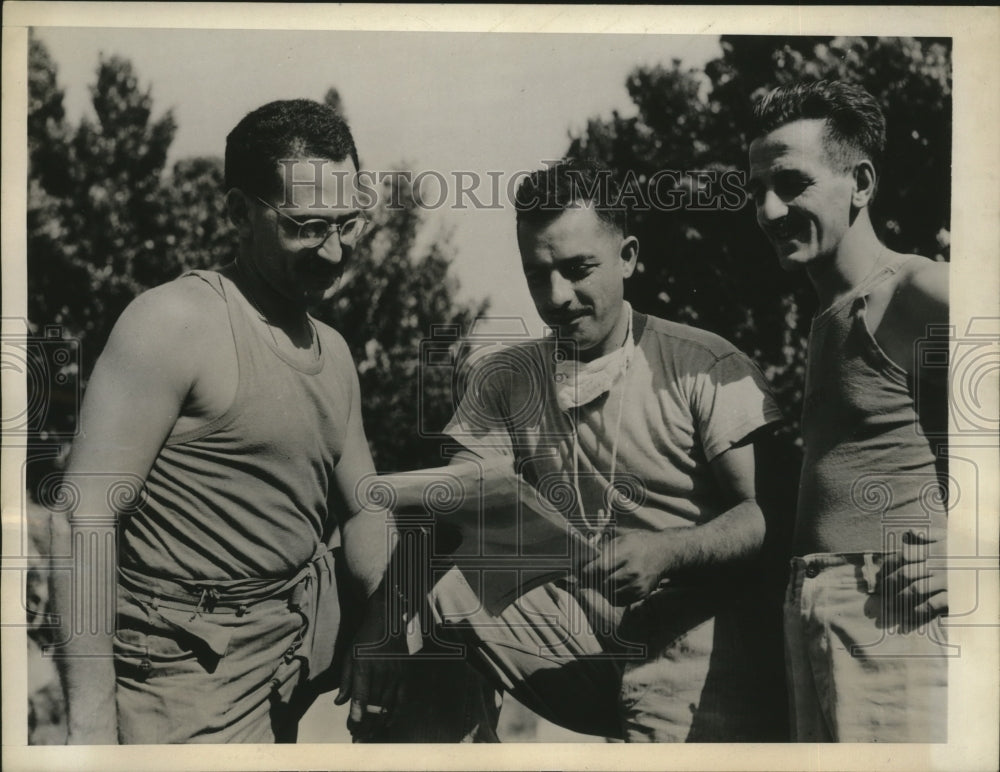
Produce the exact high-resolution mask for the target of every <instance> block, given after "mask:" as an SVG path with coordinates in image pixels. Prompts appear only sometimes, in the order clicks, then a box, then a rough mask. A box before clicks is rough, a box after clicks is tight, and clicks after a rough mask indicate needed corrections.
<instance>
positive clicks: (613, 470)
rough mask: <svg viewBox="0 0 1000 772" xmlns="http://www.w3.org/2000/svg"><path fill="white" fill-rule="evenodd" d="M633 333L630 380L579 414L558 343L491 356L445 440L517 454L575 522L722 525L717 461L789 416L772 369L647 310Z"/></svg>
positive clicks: (470, 377) (487, 453) (482, 451)
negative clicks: (559, 392)
mask: <svg viewBox="0 0 1000 772" xmlns="http://www.w3.org/2000/svg"><path fill="white" fill-rule="evenodd" d="M632 327H633V337H634V341H635V349H634V352H633V353H632V356H631V359H630V362H629V364H628V367H627V370H626V371H625V375H624V377H620V378H618V379H617V380H616V381H615V383H614V384H613V385H612V387H611V390H610V392H607V393H606V394H604V395H602V396H600V397H598V398H597V399H595V400H593V401H592V402H590V403H588V404H586V405H583V406H581V407H579V408H575V409H570V410H567V411H563V410H561V409H560V407H559V405H558V404H557V401H556V397H555V390H554V388H553V379H554V377H555V363H556V357H558V356H559V353H558V351H557V349H556V347H555V342H554V341H553V340H551V339H544V340H536V341H531V342H528V343H523V344H517V345H514V346H506V347H503V348H498V349H494V350H492V351H486V352H482V353H479V354H478V355H477V356H475V357H474V358H473V359H472V360H471V361H470V363H469V364H468V370H467V372H466V377H465V379H464V382H465V392H464V395H463V397H462V399H461V402H460V404H459V407H458V409H457V411H456V413H455V416H454V417H453V418H452V421H451V422H450V423H449V425H448V426H447V428H446V429H445V433H446V434H448V435H449V436H451V437H452V438H453V439H454V440H456V441H457V442H458V443H460V444H461V445H463V446H464V447H466V448H468V449H469V450H471V451H472V452H474V453H476V454H478V455H480V456H483V457H486V458H489V457H495V456H509V457H510V458H511V462H512V464H513V467H514V470H515V471H516V472H518V473H519V474H521V475H523V476H524V478H525V479H526V480H527V481H528V482H529V483H530V484H531V485H532V486H534V487H535V489H536V490H537V491H538V493H539V494H540V495H543V496H545V498H546V499H547V500H548V502H549V503H551V504H552V505H553V506H554V507H555V508H557V509H558V510H559V511H560V512H561V513H562V514H564V515H565V516H566V517H568V518H571V519H576V518H581V517H582V519H583V520H584V521H585V522H591V523H594V522H597V520H598V519H599V518H598V514H597V513H598V512H599V511H601V510H603V511H604V512H605V513H608V514H610V515H611V516H612V517H613V518H614V521H615V522H616V524H617V526H618V527H619V528H635V529H646V530H662V529H664V528H669V527H675V526H690V525H697V524H700V523H703V522H706V521H707V520H710V519H712V518H713V517H715V516H716V515H718V514H720V513H721V512H722V511H723V510H724V508H725V505H724V502H723V501H722V499H721V496H720V495H719V490H718V485H717V483H716V481H715V479H714V478H713V475H712V471H711V468H710V466H709V465H710V462H711V461H712V460H713V459H714V458H716V457H717V456H718V455H720V454H721V453H723V452H725V451H726V450H728V449H729V448H731V447H733V446H735V445H738V444H740V443H741V442H742V441H743V440H745V439H746V438H747V437H748V436H749V435H750V434H752V433H753V432H755V431H757V430H758V429H761V428H762V427H764V426H767V425H769V424H771V423H774V422H776V421H779V420H780V419H781V414H780V412H779V410H778V408H777V406H776V404H775V402H774V400H773V398H772V397H771V395H770V392H769V390H768V387H767V383H766V381H765V380H764V377H763V375H762V374H761V372H760V370H758V368H757V367H756V366H755V365H754V364H753V363H752V362H751V361H750V359H749V358H748V357H747V356H746V355H744V354H742V353H741V352H740V351H738V350H737V349H736V348H735V347H734V346H732V345H731V344H730V343H728V342H727V341H725V340H723V339H722V338H720V337H719V336H717V335H714V334H713V333H710V332H706V331H704V330H698V329H695V328H692V327H688V326H686V325H681V324H677V323H674V322H668V321H665V320H662V319H657V318H655V317H649V316H645V315H642V314H635V315H634V317H633V325H632ZM574 478H575V480H574ZM612 483H613V490H614V491H616V495H609V492H610V491H611V490H612V488H611V484H612ZM577 491H578V493H577Z"/></svg>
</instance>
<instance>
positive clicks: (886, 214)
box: [568, 36, 951, 474]
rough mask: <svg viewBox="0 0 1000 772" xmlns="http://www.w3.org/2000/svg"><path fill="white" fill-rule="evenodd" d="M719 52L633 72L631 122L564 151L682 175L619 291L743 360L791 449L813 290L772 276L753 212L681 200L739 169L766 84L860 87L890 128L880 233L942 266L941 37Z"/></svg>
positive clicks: (731, 40)
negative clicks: (760, 377) (719, 340)
mask: <svg viewBox="0 0 1000 772" xmlns="http://www.w3.org/2000/svg"><path fill="white" fill-rule="evenodd" d="M721 46H722V55H721V56H720V57H718V58H717V59H714V60H713V61H711V62H709V63H708V64H707V65H706V66H705V68H704V70H703V71H702V70H695V69H686V68H684V67H682V66H681V63H680V62H679V61H674V62H673V63H672V64H670V65H668V66H655V67H644V68H639V69H637V70H635V71H634V72H633V73H632V74H631V75H630V76H629V78H628V81H627V84H626V85H627V88H628V92H629V95H630V97H631V99H632V102H633V103H634V105H635V115H630V116H623V115H621V114H618V113H615V114H613V115H612V117H611V118H610V119H609V120H596V119H595V120H591V121H590V122H589V123H588V125H587V128H586V129H585V130H584V131H583V132H582V133H581V134H580V135H579V136H577V137H574V138H572V141H571V144H570V147H569V149H568V155H571V156H578V157H588V158H597V159H600V160H602V161H604V162H605V163H607V164H609V165H610V166H611V167H612V168H613V169H614V170H616V171H617V173H618V174H619V176H620V177H622V178H623V179H625V178H626V176H627V175H628V173H629V172H633V173H634V174H635V175H636V178H637V179H638V181H639V182H640V184H644V183H645V182H646V181H648V180H649V179H650V178H652V177H653V175H655V174H656V173H657V172H658V171H659V170H675V171H678V172H680V174H679V175H677V177H676V178H677V182H676V184H674V185H673V187H672V189H671V190H666V189H664V190H663V191H662V198H663V199H666V200H669V199H668V194H671V193H672V194H673V195H674V196H676V199H674V200H676V201H680V202H682V203H681V205H679V206H676V207H674V208H673V211H664V209H665V208H664V207H660V208H657V207H655V206H652V207H650V208H649V209H648V210H647V211H636V212H634V216H633V220H632V223H633V230H634V233H635V234H636V235H637V236H638V237H639V241H640V244H641V249H640V254H639V261H640V265H639V268H638V272H637V278H634V279H633V280H632V281H631V282H630V283H629V285H628V287H627V296H628V297H629V299H630V300H631V301H632V302H633V303H634V304H635V305H636V306H637V307H638V308H640V309H642V310H644V311H648V312H650V313H653V314H656V315H659V316H663V317H666V318H669V319H674V320H676V321H681V322H686V323H689V324H693V325H695V326H698V327H704V328H706V329H709V330H712V331H713V332H716V333H719V334H720V335H722V336H723V337H725V338H728V339H729V340H731V341H733V342H734V343H736V345H738V346H739V347H740V348H741V349H743V350H744V351H746V352H747V353H748V354H750V355H751V356H752V357H754V359H755V360H756V361H757V362H758V364H759V365H760V366H761V368H762V370H763V371H764V373H765V375H766V376H767V378H768V380H769V381H770V382H771V384H772V386H773V388H774V391H775V394H776V396H777V398H778V400H779V402H780V404H781V406H782V408H783V409H784V411H785V415H786V417H787V419H788V422H787V424H786V426H785V428H784V430H783V431H784V437H785V440H786V442H787V443H788V444H789V445H793V444H796V443H797V438H798V416H799V413H800V412H801V402H802V383H803V380H804V371H805V362H804V354H805V341H806V337H807V335H808V327H809V320H810V319H811V316H812V313H813V312H814V309H815V301H814V299H813V295H812V292H811V289H810V288H809V287H808V286H807V284H806V281H805V277H804V276H803V275H801V274H795V275H788V274H785V273H783V272H782V271H781V270H780V269H779V267H778V265H777V260H776V259H775V257H774V255H773V252H772V250H771V248H770V247H769V245H768V244H767V242H766V241H765V240H764V238H763V236H762V235H761V234H760V232H759V229H758V228H757V225H756V222H755V218H754V214H753V210H752V206H750V205H747V206H746V207H743V208H742V209H741V210H740V211H734V209H739V207H732V206H726V205H721V206H720V205H719V204H718V203H717V204H716V205H714V206H709V207H706V208H705V209H703V210H699V209H698V207H697V206H696V205H692V203H693V202H694V203H695V204H696V203H697V202H696V198H695V196H696V193H697V191H698V189H699V186H704V185H705V184H712V183H711V178H708V181H707V182H706V178H704V177H702V178H699V176H698V175H696V174H694V173H693V172H695V171H701V170H707V171H710V172H717V173H722V172H726V171H740V172H742V171H743V170H745V169H746V153H747V145H748V137H747V131H748V127H749V125H750V123H749V121H750V114H751V105H752V102H753V100H754V99H755V98H756V97H758V96H760V95H761V94H762V93H764V92H765V91H766V90H769V89H770V88H773V87H775V86H777V85H780V84H784V83H788V82H791V81H794V80H797V79H799V78H813V79H816V78H834V79H841V80H846V81H850V82H854V83H859V84H861V85H862V86H864V87H865V88H866V89H868V90H869V91H870V92H871V93H872V94H873V95H874V96H875V97H876V98H877V99H878V100H879V102H880V103H881V104H882V106H883V108H884V110H885V113H886V117H887V120H888V143H887V147H888V152H887V154H886V159H885V163H884V168H883V171H882V179H881V182H880V188H879V192H878V196H877V199H876V205H875V206H874V207H873V217H874V220H875V225H876V229H877V230H878V232H879V235H880V237H881V238H882V239H883V240H884V241H885V242H886V243H887V244H888V245H889V246H890V247H891V248H893V249H896V250H900V251H903V252H914V253H918V254H922V255H925V256H928V257H931V258H934V259H937V260H946V259H948V241H949V239H948V230H949V225H950V219H949V206H950V178H951V177H950V175H951V49H950V41H948V40H929V39H921V40H916V39H898V38H892V39H886V38H832V37H780V38H779V37H761V36H729V37H723V38H722V39H721ZM670 179H671V180H672V179H673V178H670ZM665 187H666V186H665ZM793 455H794V453H793ZM793 468H794V464H792V465H790V466H789V469H793ZM791 473H792V472H791V471H790V472H789V474H791Z"/></svg>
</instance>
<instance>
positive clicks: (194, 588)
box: [118, 544, 328, 614]
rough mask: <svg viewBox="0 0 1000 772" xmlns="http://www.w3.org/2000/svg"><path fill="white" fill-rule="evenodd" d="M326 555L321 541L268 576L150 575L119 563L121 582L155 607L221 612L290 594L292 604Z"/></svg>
mask: <svg viewBox="0 0 1000 772" xmlns="http://www.w3.org/2000/svg"><path fill="white" fill-rule="evenodd" d="M327 555H328V550H327V548H326V545H324V544H321V545H320V546H319V547H318V548H317V550H316V554H315V555H314V556H313V557H312V559H310V561H309V562H308V563H306V564H305V565H303V566H302V567H301V568H299V570H298V571H296V572H295V573H294V574H292V575H291V576H287V577H276V578H267V579H256V578H247V579H172V578H167V577H161V576H149V575H146V574H143V573H141V572H139V571H136V570H134V569H130V568H125V567H119V568H118V579H119V583H120V585H121V586H122V587H123V588H124V589H125V590H127V591H128V592H129V593H131V594H132V595H135V596H136V597H138V598H140V599H141V600H144V601H146V602H148V603H150V604H152V605H153V606H154V607H156V606H159V605H163V606H165V607H167V608H175V609H178V610H193V611H194V612H195V613H196V614H197V613H200V612H202V611H208V612H221V613H236V614H241V613H245V612H246V610H247V609H248V608H249V607H250V606H252V605H253V604H255V603H260V602H262V601H265V600H272V599H285V598H291V599H292V601H293V605H298V604H296V603H295V597H296V596H297V595H299V592H300V590H299V588H301V587H302V585H303V583H304V582H305V581H306V580H308V578H309V577H310V576H311V575H312V572H313V567H314V566H318V564H320V563H321V562H322V561H323V560H324V558H326V556H327ZM297 590H299V591H298V592H297Z"/></svg>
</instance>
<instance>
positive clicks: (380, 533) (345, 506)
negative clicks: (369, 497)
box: [334, 359, 392, 598]
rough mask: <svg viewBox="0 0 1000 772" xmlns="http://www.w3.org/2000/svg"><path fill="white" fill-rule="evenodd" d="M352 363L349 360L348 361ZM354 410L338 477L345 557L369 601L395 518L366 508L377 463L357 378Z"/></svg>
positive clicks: (382, 569) (385, 559)
mask: <svg viewBox="0 0 1000 772" xmlns="http://www.w3.org/2000/svg"><path fill="white" fill-rule="evenodd" d="M348 361H349V359H348ZM352 392H353V396H352V410H351V415H350V418H349V419H348V425H347V432H346V435H345V440H344V448H343V452H342V453H341V457H340V461H339V462H338V463H337V466H336V469H335V470H334V475H335V478H336V491H334V493H335V495H337V496H338V497H339V498H340V500H341V507H340V508H341V511H342V512H343V518H342V522H341V531H342V535H343V547H344V557H345V559H346V561H347V568H348V571H349V572H350V574H351V576H352V577H353V578H354V579H355V580H356V582H357V589H358V590H359V591H360V592H361V593H363V595H364V597H365V598H367V597H369V596H371V594H372V593H373V592H374V591H375V589H376V588H377V587H378V585H379V583H380V582H381V581H382V576H383V575H384V573H385V567H386V563H387V562H388V558H389V539H390V536H391V530H390V529H391V524H392V520H391V516H390V513H389V512H388V511H387V510H376V509H374V508H373V507H371V506H366V504H367V502H365V501H364V500H363V493H364V488H363V482H364V481H365V480H368V479H372V477H373V475H374V474H375V464H374V463H373V461H372V455H371V450H370V449H369V447H368V440H367V438H366V437H365V430H364V424H363V422H362V417H361V388H360V385H359V384H358V379H357V376H356V375H355V376H354V377H353V385H352Z"/></svg>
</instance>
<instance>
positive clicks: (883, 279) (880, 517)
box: [749, 81, 948, 742]
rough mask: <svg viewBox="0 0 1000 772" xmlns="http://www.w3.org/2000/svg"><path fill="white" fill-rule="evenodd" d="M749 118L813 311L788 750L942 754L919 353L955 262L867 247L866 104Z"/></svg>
mask: <svg viewBox="0 0 1000 772" xmlns="http://www.w3.org/2000/svg"><path fill="white" fill-rule="evenodd" d="M754 115H755V118H756V121H757V124H756V129H755V132H754V134H753V135H752V136H753V137H754V140H753V142H752V143H751V145H750V181H749V189H750V192H751V194H752V196H753V198H754V201H755V203H756V208H757V221H758V222H759V224H760V227H761V228H762V229H763V231H764V233H765V234H766V235H767V237H768V239H770V241H771V243H772V244H773V245H774V249H775V252H776V253H777V256H778V260H779V261H780V262H781V265H782V266H783V267H785V268H786V269H789V270H794V269H804V270H805V271H806V274H807V275H808V276H809V280H810V281H811V282H812V284H813V286H814V287H815V288H816V292H817V295H818V296H819V307H820V310H819V312H818V313H817V314H816V316H815V317H814V319H813V320H812V328H811V330H810V333H809V350H808V366H807V371H806V384H805V405H804V408H803V412H802V439H803V447H804V460H803V465H802V479H801V487H800V490H799V501H798V507H797V509H798V512H797V518H796V522H795V531H794V537H793V550H794V553H793V554H794V555H795V557H794V558H793V560H792V576H791V580H790V584H789V587H788V594H787V597H786V605H785V644H786V651H787V662H788V676H789V688H790V707H791V712H792V718H793V730H794V737H795V738H796V739H798V740H801V741H806V742H822V741H843V742H874V741H878V742H935V741H936V742H941V741H943V740H944V739H945V731H946V728H947V722H946V716H947V712H946V711H947V704H948V698H947V692H946V678H947V659H946V653H947V651H946V649H947V646H946V643H945V638H946V636H945V631H944V629H943V627H942V624H941V617H942V615H943V614H946V613H947V610H948V594H947V586H946V582H945V574H944V570H943V568H942V567H941V566H940V563H939V565H938V566H934V565H933V564H932V563H930V562H929V561H928V557H931V556H933V557H938V558H941V557H942V556H943V555H944V554H945V552H944V544H945V532H946V528H947V521H946V509H945V502H946V493H947V491H946V488H947V486H946V484H945V482H944V477H945V463H946V459H947V452H946V450H945V449H944V447H943V444H942V443H941V442H940V440H941V439H942V438H943V437H945V436H946V434H947V403H946V385H945V384H944V383H943V382H941V381H937V382H936V381H935V378H934V376H935V374H941V373H942V372H943V371H944V370H945V369H946V368H942V367H941V366H940V360H938V361H937V362H935V363H934V364H935V366H934V367H931V368H928V367H926V364H927V363H926V362H924V361H922V360H923V358H922V357H920V356H918V352H919V351H920V343H921V341H922V340H928V339H929V336H930V335H931V334H932V333H933V331H934V327H935V326H936V327H937V328H938V330H941V329H944V328H945V327H946V325H947V323H948V273H947V266H946V265H945V264H942V263H935V262H932V261H931V260H928V259H926V258H923V257H920V256H918V255H907V254H899V253H897V252H893V251H892V250H890V249H888V248H887V247H886V246H885V245H883V244H882V243H881V242H880V241H879V239H878V238H877V236H876V235H875V230H874V228H873V226H872V220H871V216H870V213H869V212H870V208H871V205H872V201H873V199H874V196H875V190H876V182H877V180H878V170H879V165H880V160H881V155H882V151H883V149H884V145H885V125H886V124H885V118H884V117H883V115H882V111H881V109H880V108H879V105H878V104H877V103H876V101H875V100H874V99H873V98H872V96H871V95H870V94H869V93H867V92H866V91H864V90H863V89H861V88H859V87H857V86H852V85H848V84H845V83H837V82H824V81H820V82H815V83H806V84H797V85H792V86H788V87H783V88H779V89H776V90H774V91H773V92H771V93H770V94H768V95H767V96H766V97H764V99H762V100H761V101H760V102H759V103H758V104H757V105H756V107H755V111H754ZM940 353H942V352H940V350H939V351H938V354H940ZM918 393H919V395H920V399H919V403H918V399H917V394H918Z"/></svg>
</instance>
